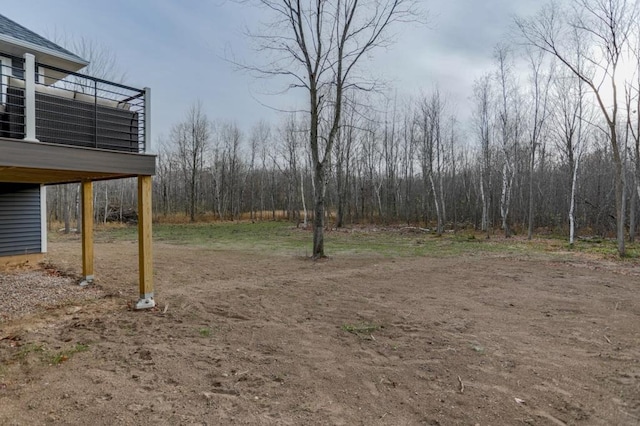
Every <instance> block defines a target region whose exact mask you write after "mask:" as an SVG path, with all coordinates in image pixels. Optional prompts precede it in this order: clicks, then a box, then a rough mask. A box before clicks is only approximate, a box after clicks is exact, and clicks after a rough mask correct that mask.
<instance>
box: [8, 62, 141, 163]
mask: <svg viewBox="0 0 640 426" xmlns="http://www.w3.org/2000/svg"><path fill="white" fill-rule="evenodd" d="M3 56H4V55H3ZM17 59H18V60H17V61H16V60H14V61H13V65H7V64H4V63H2V67H1V69H0V77H1V85H0V90H1V91H0V94H1V95H0V136H4V137H9V138H24V137H25V134H26V130H25V128H26V125H27V124H28V122H27V120H29V119H30V118H29V117H30V116H29V114H28V111H27V109H26V107H25V105H26V96H27V95H28V93H27V92H26V91H27V90H28V87H27V84H26V82H25V79H24V75H25V72H24V69H23V68H22V67H20V66H18V67H15V66H14V65H16V63H18V64H19V65H21V64H22V62H24V61H22V58H17ZM20 61H22V62H20ZM35 70H36V76H35V85H34V86H35V87H34V92H35V93H34V96H35V137H36V139H37V140H38V141H40V142H48V143H56V144H63V145H74V146H82V147H91V148H100V149H107V150H113V151H126V152H145V150H146V145H147V144H146V141H147V137H148V134H149V133H148V122H149V120H148V117H146V115H147V114H148V105H147V104H146V103H147V102H148V96H149V93H148V89H136V88H134V87H130V86H126V85H124V84H120V83H114V82H110V81H106V80H103V79H99V78H95V77H90V76H87V75H83V74H80V73H76V72H71V71H66V70H63V69H60V68H56V67H52V66H49V65H45V64H35Z"/></svg>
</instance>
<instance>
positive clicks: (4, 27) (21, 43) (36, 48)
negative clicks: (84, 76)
mask: <svg viewBox="0 0 640 426" xmlns="http://www.w3.org/2000/svg"><path fill="white" fill-rule="evenodd" d="M0 45H3V46H9V47H11V48H12V51H10V52H8V53H11V54H24V53H25V52H29V53H33V54H34V55H35V56H36V58H38V60H40V61H42V62H45V61H47V62H53V63H51V65H56V66H60V65H64V66H65V69H69V70H71V71H77V70H79V69H81V68H84V67H85V66H87V65H88V64H89V62H88V61H86V60H85V59H82V58H81V57H79V56H78V55H76V54H75V53H72V52H70V51H68V50H67V49H65V48H63V47H61V46H58V45H57V44H56V43H54V42H52V41H51V40H48V39H46V38H44V37H42V36H41V35H39V34H36V33H35V32H33V31H31V30H30V29H28V28H25V27H23V26H22V25H20V24H18V23H17V22H15V21H12V20H11V19H9V18H7V17H6V16H4V15H2V14H0ZM20 52H22V53H20Z"/></svg>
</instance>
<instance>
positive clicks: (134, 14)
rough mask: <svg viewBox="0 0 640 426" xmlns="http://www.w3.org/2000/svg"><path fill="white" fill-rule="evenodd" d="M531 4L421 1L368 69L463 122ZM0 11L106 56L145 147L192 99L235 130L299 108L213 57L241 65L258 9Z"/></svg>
mask: <svg viewBox="0 0 640 426" xmlns="http://www.w3.org/2000/svg"><path fill="white" fill-rule="evenodd" d="M539 6H540V2H538V1H535V0H517V1H514V0H483V1H478V0H449V1H442V0H440V1H433V2H425V3H424V8H425V9H426V10H428V12H429V21H430V22H429V23H428V25H418V24H407V25H405V26H404V27H398V26H396V27H395V28H394V32H395V33H396V34H397V36H396V42H395V44H394V45H392V46H391V47H390V48H389V49H383V50H379V51H377V52H376V53H375V55H374V57H373V58H372V59H371V62H369V63H367V64H365V66H366V67H367V68H368V69H370V70H375V72H376V74H377V75H378V76H379V77H381V78H383V79H384V80H385V81H388V82H389V84H390V85H391V86H392V87H394V88H395V90H397V92H398V95H399V96H403V95H409V94H419V93H420V91H428V90H430V89H431V88H433V87H434V86H435V85H438V86H439V87H440V89H441V91H442V92H443V93H446V94H448V97H449V99H450V101H451V102H452V103H454V104H456V105H457V109H458V111H459V114H460V115H461V116H462V117H463V118H464V117H465V116H466V115H468V114H469V112H468V111H469V110H470V106H469V99H468V97H469V96H470V94H471V88H472V85H473V81H474V79H476V78H477V77H479V76H480V75H481V74H482V73H484V72H486V71H487V70H489V69H490V68H491V67H492V50H493V47H494V46H495V45H496V43H498V42H499V41H501V40H504V37H505V35H506V34H507V33H508V31H509V28H510V26H511V25H512V22H513V16H514V15H515V14H524V15H527V14H530V13H533V12H534V11H535V10H536V9H537V8H538V7H539ZM1 13H2V14H4V15H5V16H7V17H9V18H10V19H13V20H14V21H16V22H18V23H19V24H21V25H23V26H25V27H27V28H29V29H31V30H32V31H35V32H37V33H39V34H41V35H43V36H51V35H52V34H54V33H65V34H67V35H73V36H76V37H81V36H82V37H86V38H88V39H91V40H95V41H97V42H99V43H101V44H103V45H105V46H108V47H109V48H110V49H111V50H112V51H114V52H115V54H116V56H117V60H118V65H119V68H120V70H121V71H123V72H126V75H127V78H126V83H127V84H129V85H132V86H136V87H144V86H148V87H151V90H152V99H153V101H152V120H153V121H152V127H153V142H154V143H155V139H156V138H157V137H158V136H159V135H160V134H167V133H168V130H169V128H170V126H171V125H172V124H173V123H175V122H177V121H180V120H181V119H182V118H183V117H184V114H185V112H186V110H187V108H188V107H189V105H190V104H191V103H193V102H194V101H196V100H198V99H199V100H201V101H202V103H203V106H204V109H205V112H206V113H207V115H208V116H209V118H211V119H226V120H235V121H236V122H237V123H238V124H239V125H240V126H241V127H242V128H243V129H244V130H246V131H249V130H250V127H251V126H252V125H253V124H254V123H255V122H257V121H258V120H260V119H264V120H267V121H270V122H273V123H276V122H278V120H279V117H280V115H279V114H278V113H277V112H274V111H273V110H272V109H270V108H268V107H266V106H264V104H266V105H270V106H272V107H275V108H281V109H295V108H296V107H304V104H303V103H302V102H303V101H304V97H303V94H302V93H298V94H297V95H296V94H295V93H293V94H287V95H278V96H276V95H266V94H265V93H266V92H269V87H268V84H269V83H268V82H265V81H264V80H256V79H255V78H254V77H252V76H250V75H248V74H246V73H243V72H239V71H237V70H236V69H234V67H233V66H231V65H230V64H229V63H228V62H227V61H225V60H223V59H222V58H223V57H224V56H225V51H229V50H231V51H233V53H234V55H235V56H236V57H238V58H240V59H245V60H249V61H250V60H251V58H252V57H253V56H254V55H256V54H257V53H256V52H252V51H251V50H250V47H249V45H250V43H249V41H248V40H247V39H246V38H245V37H244V36H243V29H244V28H245V27H248V28H255V26H256V23H257V22H259V19H260V12H259V11H257V10H255V9H252V8H251V7H248V6H241V5H239V4H237V3H234V2H229V1H222V0H220V1H205V0H198V1H197V0H191V1H177V0H173V1H172V0H136V1H131V0H109V1H97V0H96V1H86V0H57V1H51V0H20V1H13V2H5V3H3V5H2V12H1Z"/></svg>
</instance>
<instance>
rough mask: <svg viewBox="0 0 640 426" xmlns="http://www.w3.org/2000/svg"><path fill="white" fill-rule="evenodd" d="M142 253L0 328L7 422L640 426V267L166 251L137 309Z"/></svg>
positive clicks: (106, 251)
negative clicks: (89, 294) (152, 291)
mask: <svg viewBox="0 0 640 426" xmlns="http://www.w3.org/2000/svg"><path fill="white" fill-rule="evenodd" d="M136 247H137V246H136V245H135V244H134V243H132V242H102V243H98V244H97V245H96V256H97V260H96V274H97V277H98V283H97V284H96V286H97V288H98V290H100V295H99V297H97V298H90V300H88V301H87V300H84V301H77V302H67V303H62V304H60V303H58V304H57V305H55V306H50V305H49V306H48V307H47V309H40V310H39V311H38V312H36V313H35V314H30V315H28V316H23V317H21V318H18V319H10V320H6V321H4V322H0V339H2V340H0V424H3V425H13V424H16V425H36V424H61V423H62V424H78V425H79V424H83V425H85V424H94V425H111V424H125V425H126V424H170V425H174V424H175V425H178V424H184V425H191V424H208V425H216V424H267V425H268V424H284V425H286V424H292V425H299V424H328V425H414V424H427V425H454V424H461V425H519V424H528V425H564V424H569V425H573V424H579V425H583V424H584V425H636V424H640V303H639V302H638V300H639V299H638V297H639V296H638V295H639V287H640V266H639V265H638V263H637V262H636V263H617V262H614V261H612V262H609V263H607V262H604V261H596V260H589V259H585V258H578V257H569V258H570V259H573V260H566V259H567V258H566V257H563V258H562V260H560V258H557V257H554V255H553V254H549V255H540V256H529V257H523V256H522V255H520V256H515V255H514V256H509V255H506V256H505V255H499V256H498V255H478V256H466V257H464V258H424V257H421V258H397V259H393V258H383V257H375V258H371V257H363V256H340V257H336V258H332V259H328V260H326V261H322V262H315V263H314V262H311V261H309V260H307V259H304V258H299V257H294V256H285V255H274V254H269V253H264V254H255V253H253V254H251V253H240V252H225V251H216V250H210V249H203V248H195V247H189V246H182V245H181V246H177V245H170V244H165V243H157V244H155V247H154V248H155V265H156V271H155V272H156V294H157V302H158V304H159V307H158V308H157V309H154V310H153V311H145V312H139V311H132V310H130V308H129V305H130V302H131V301H133V300H134V299H135V298H136V297H137V285H136V280H137V276H136V274H137V273H136V270H137V265H136V262H137V261H136V255H135V253H136ZM50 251H51V255H50V256H49V257H50V261H51V262H53V264H55V265H57V267H58V268H59V269H61V270H63V271H71V272H74V271H75V272H76V273H77V272H79V264H80V245H79V243H78V242H77V241H61V242H56V243H53V244H51V245H50ZM24 284H25V285H29V283H28V282H25V283H24ZM83 291H86V290H81V289H78V290H77V292H78V293H79V294H80V293H81V292H83ZM92 291H95V290H92ZM56 354H57V355H56Z"/></svg>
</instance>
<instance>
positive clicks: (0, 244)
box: [0, 183, 46, 256]
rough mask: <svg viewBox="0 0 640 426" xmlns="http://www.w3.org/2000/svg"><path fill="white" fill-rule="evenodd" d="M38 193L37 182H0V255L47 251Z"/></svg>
mask: <svg viewBox="0 0 640 426" xmlns="http://www.w3.org/2000/svg"><path fill="white" fill-rule="evenodd" d="M40 195H41V186H40V185H38V184H35V185H34V184H17V183H0V256H17V255H26V254H35V253H42V252H43V251H46V247H43V245H42V241H43V239H45V238H46V235H43V225H42V223H43V219H44V218H43V214H42V211H43V209H42V204H41V197H40ZM43 249H44V250H43Z"/></svg>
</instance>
